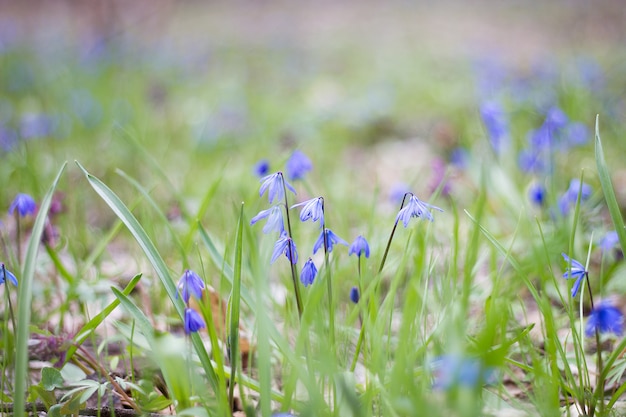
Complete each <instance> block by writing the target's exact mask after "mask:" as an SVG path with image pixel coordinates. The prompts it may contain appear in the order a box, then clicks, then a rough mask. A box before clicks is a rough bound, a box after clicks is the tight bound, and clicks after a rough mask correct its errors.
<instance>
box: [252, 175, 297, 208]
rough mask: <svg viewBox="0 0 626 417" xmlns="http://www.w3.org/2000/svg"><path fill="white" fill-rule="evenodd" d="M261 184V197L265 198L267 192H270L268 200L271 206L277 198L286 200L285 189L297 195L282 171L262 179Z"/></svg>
mask: <svg viewBox="0 0 626 417" xmlns="http://www.w3.org/2000/svg"><path fill="white" fill-rule="evenodd" d="M261 183H262V184H261V189H260V190H259V196H263V193H265V190H268V191H267V198H268V199H269V201H270V204H272V202H273V201H274V199H275V198H276V199H278V200H282V199H284V198H285V187H286V188H287V189H288V190H289V191H291V192H292V193H294V194H295V193H296V190H295V189H294V188H293V187H292V186H291V184H289V183H288V182H287V181H286V180H285V178H284V177H283V173H282V172H280V171H279V172H277V173H275V174H271V175H267V176H265V177H263V178H261ZM283 184H284V185H283Z"/></svg>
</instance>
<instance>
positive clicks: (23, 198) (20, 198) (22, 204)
mask: <svg viewBox="0 0 626 417" xmlns="http://www.w3.org/2000/svg"><path fill="white" fill-rule="evenodd" d="M36 209H37V204H36V203H35V200H34V199H33V198H32V197H31V196H29V195H28V194H22V193H20V194H18V195H16V196H15V199H13V202H12V203H11V206H9V214H13V212H14V211H15V210H17V213H18V214H19V215H20V217H25V216H28V215H30V214H34V213H35V210H36Z"/></svg>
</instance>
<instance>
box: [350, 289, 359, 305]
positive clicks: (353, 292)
mask: <svg viewBox="0 0 626 417" xmlns="http://www.w3.org/2000/svg"><path fill="white" fill-rule="evenodd" d="M360 298H361V296H360V294H359V289H358V288H357V287H352V288H350V301H352V302H353V303H354V304H357V303H358V302H359V299H360Z"/></svg>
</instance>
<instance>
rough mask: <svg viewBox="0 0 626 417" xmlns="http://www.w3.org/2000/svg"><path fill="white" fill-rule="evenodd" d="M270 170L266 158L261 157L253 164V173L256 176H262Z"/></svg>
mask: <svg viewBox="0 0 626 417" xmlns="http://www.w3.org/2000/svg"><path fill="white" fill-rule="evenodd" d="M268 172H270V161H268V160H267V159H261V160H260V161H259V162H257V163H256V164H255V165H254V173H255V174H256V175H257V176H258V177H264V176H266V175H267V173H268Z"/></svg>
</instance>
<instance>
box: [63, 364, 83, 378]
mask: <svg viewBox="0 0 626 417" xmlns="http://www.w3.org/2000/svg"><path fill="white" fill-rule="evenodd" d="M61 376H62V377H63V380H64V381H65V382H78V381H81V380H83V379H85V378H86V377H87V374H85V372H83V370H82V369H80V368H79V367H78V366H76V365H74V364H73V363H66V364H65V365H64V366H63V368H62V369H61Z"/></svg>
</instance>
